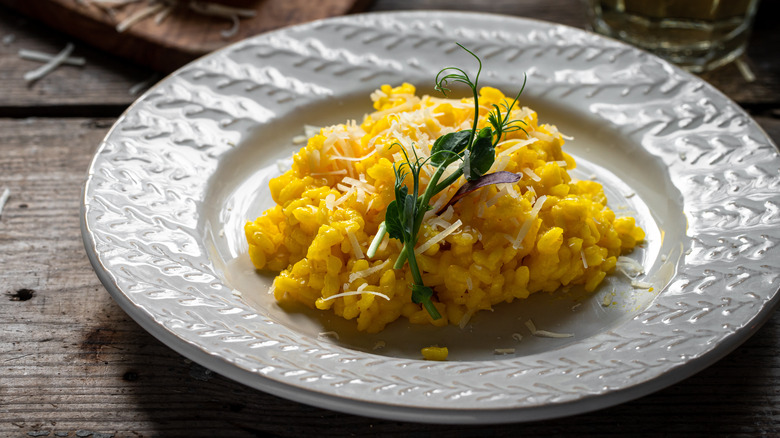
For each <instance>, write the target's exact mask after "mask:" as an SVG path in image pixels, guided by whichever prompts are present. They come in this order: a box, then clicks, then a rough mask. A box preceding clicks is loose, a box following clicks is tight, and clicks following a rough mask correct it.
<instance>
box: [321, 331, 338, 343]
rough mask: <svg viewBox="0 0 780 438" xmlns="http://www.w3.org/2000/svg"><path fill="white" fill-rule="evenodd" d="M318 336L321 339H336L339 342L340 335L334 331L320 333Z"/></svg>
mask: <svg viewBox="0 0 780 438" xmlns="http://www.w3.org/2000/svg"><path fill="white" fill-rule="evenodd" d="M317 336H318V337H320V338H326V337H332V338H334V339H336V340H337V341H338V340H339V334H338V333H336V332H334V331H329V332H320V333H318V334H317Z"/></svg>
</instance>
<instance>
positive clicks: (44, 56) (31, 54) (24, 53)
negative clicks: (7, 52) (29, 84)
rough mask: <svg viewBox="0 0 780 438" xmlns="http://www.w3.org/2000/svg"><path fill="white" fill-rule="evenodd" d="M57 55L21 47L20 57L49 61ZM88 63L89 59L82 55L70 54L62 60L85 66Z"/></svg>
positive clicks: (65, 62)
mask: <svg viewBox="0 0 780 438" xmlns="http://www.w3.org/2000/svg"><path fill="white" fill-rule="evenodd" d="M55 56H57V55H50V54H48V53H43V52H39V51H37V50H28V49H21V50H19V57H20V58H22V59H25V60H27V61H38V62H49V61H51V60H52V59H54V57H55ZM86 63H87V60H86V59H84V58H82V57H80V56H79V57H77V56H68V57H67V58H64V59H63V60H62V64H67V65H75V66H83V65H85V64H86Z"/></svg>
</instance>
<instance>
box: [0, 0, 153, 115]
mask: <svg viewBox="0 0 780 438" xmlns="http://www.w3.org/2000/svg"><path fill="white" fill-rule="evenodd" d="M0 39H4V40H5V41H4V42H2V43H0V79H2V86H1V87H2V93H0V117H9V116H10V117H27V116H38V117H41V116H47V115H48V116H50V115H59V116H65V117H69V116H79V115H81V116H84V115H92V114H96V115H101V114H105V115H108V116H118V115H119V113H120V112H121V111H122V110H123V109H124V108H125V107H126V106H127V105H129V104H130V103H132V102H133V100H135V98H136V97H137V96H134V95H132V94H130V89H131V88H132V87H133V85H135V84H137V83H140V82H143V81H145V80H147V79H149V78H151V77H153V75H154V74H155V73H154V72H153V71H152V70H150V69H147V68H144V67H140V66H138V65H136V64H134V63H132V62H130V61H125V60H122V59H121V58H117V57H115V56H112V55H110V54H108V53H106V52H102V51H99V50H97V49H94V48H91V47H89V46H87V45H86V44H81V43H78V42H76V41H74V40H73V39H72V38H70V37H68V36H65V35H63V34H61V33H58V32H55V31H52V30H49V29H47V28H46V27H44V26H42V25H41V24H40V23H38V22H36V21H34V20H30V19H27V18H23V17H22V16H20V15H18V14H17V13H15V12H11V11H10V10H8V9H6V8H5V7H0ZM70 41H73V42H74V43H75V46H76V47H75V49H74V51H73V56H79V57H84V58H86V65H85V66H84V67H76V66H63V67H61V68H58V69H57V70H55V71H53V72H52V73H50V74H49V75H48V76H46V77H44V78H42V79H40V80H38V81H36V82H33V83H27V82H26V81H25V80H24V74H25V73H26V72H28V71H30V70H34V69H36V68H38V67H39V66H40V65H41V63H39V62H34V61H27V60H23V59H21V58H20V57H19V55H18V53H19V50H21V49H27V50H37V51H41V52H45V53H50V54H56V53H58V52H59V51H60V50H62V49H63V48H64V47H65V45H66V44H67V43H68V42H70Z"/></svg>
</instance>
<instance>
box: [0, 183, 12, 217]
mask: <svg viewBox="0 0 780 438" xmlns="http://www.w3.org/2000/svg"><path fill="white" fill-rule="evenodd" d="M10 196H11V190H9V189H8V187H6V188H5V189H3V194H1V195H0V217H2V216H3V208H5V203H6V202H8V197H10Z"/></svg>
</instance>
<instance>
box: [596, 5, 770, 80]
mask: <svg viewBox="0 0 780 438" xmlns="http://www.w3.org/2000/svg"><path fill="white" fill-rule="evenodd" d="M585 2H586V4H587V6H588V14H589V19H590V24H591V26H592V28H593V30H595V31H596V32H598V33H601V34H603V35H607V36H610V37H612V38H616V39H619V40H622V41H625V42H627V43H630V44H633V45H635V46H638V47H640V48H642V49H645V50H648V51H650V52H653V53H655V54H656V55H658V56H661V57H662V58H665V59H667V60H669V61H671V62H674V63H676V64H678V65H680V66H681V67H683V68H685V69H687V70H689V71H692V72H695V73H700V72H703V71H707V70H712V69H714V68H716V67H719V66H721V65H724V64H726V63H728V62H731V61H733V60H734V59H736V58H737V57H739V56H740V55H741V54H742V53H744V51H745V47H746V46H747V41H748V37H749V36H750V28H751V26H752V24H753V19H754V17H755V14H756V7H757V5H758V0H585Z"/></svg>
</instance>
